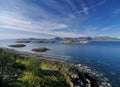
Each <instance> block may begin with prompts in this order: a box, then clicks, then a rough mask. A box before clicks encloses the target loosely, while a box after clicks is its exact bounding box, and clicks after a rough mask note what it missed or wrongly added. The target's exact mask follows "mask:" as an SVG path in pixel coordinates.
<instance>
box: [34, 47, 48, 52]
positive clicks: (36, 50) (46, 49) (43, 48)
mask: <svg viewBox="0 0 120 87" xmlns="http://www.w3.org/2000/svg"><path fill="white" fill-rule="evenodd" d="M48 50H50V49H48V48H46V47H39V48H33V49H32V51H35V52H46V51H48Z"/></svg>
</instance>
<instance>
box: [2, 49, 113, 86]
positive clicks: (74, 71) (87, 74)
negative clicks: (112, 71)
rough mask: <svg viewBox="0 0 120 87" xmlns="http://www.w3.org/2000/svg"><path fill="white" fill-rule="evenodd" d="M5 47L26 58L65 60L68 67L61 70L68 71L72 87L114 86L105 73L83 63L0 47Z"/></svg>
mask: <svg viewBox="0 0 120 87" xmlns="http://www.w3.org/2000/svg"><path fill="white" fill-rule="evenodd" d="M0 49H5V50H6V51H7V52H8V53H14V54H19V55H21V56H23V57H25V58H29V57H34V58H39V59H45V60H52V61H60V62H63V63H64V64H65V65H66V67H59V69H58V70H59V71H60V72H63V73H66V74H67V75H68V76H69V78H70V86H71V87H112V86H111V84H110V83H109V80H108V79H107V78H106V77H104V75H103V74H100V73H98V72H96V71H94V70H91V68H90V67H88V66H84V65H81V64H69V63H66V61H65V60H64V59H54V58H53V59H52V58H49V57H45V55H42V54H39V55H38V54H35V53H28V52H20V51H16V50H14V49H8V48H0Z"/></svg>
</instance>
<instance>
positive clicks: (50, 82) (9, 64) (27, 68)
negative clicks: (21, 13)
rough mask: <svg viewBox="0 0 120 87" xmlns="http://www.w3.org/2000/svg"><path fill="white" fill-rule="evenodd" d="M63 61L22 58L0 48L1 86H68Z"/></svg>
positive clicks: (67, 77)
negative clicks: (62, 69)
mask: <svg viewBox="0 0 120 87" xmlns="http://www.w3.org/2000/svg"><path fill="white" fill-rule="evenodd" d="M65 66H66V65H64V63H60V62H54V61H48V60H40V59H37V58H24V57H21V56H20V55H18V54H13V53H8V52H6V51H5V50H3V49H1V50H0V71H1V72H0V85H2V86H3V87H56V86H57V87H70V85H69V83H70V78H69V76H68V75H67V74H66V73H64V72H63V71H61V68H62V67H65Z"/></svg>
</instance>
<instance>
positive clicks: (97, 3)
mask: <svg viewBox="0 0 120 87" xmlns="http://www.w3.org/2000/svg"><path fill="white" fill-rule="evenodd" d="M81 36H113V37H118V38H120V0H0V39H6V38H8V39H11V38H53V37H81Z"/></svg>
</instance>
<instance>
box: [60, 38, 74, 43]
mask: <svg viewBox="0 0 120 87" xmlns="http://www.w3.org/2000/svg"><path fill="white" fill-rule="evenodd" d="M61 43H65V44H73V43H75V41H74V40H73V39H68V40H63V41H61Z"/></svg>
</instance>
